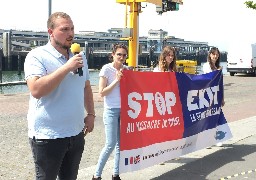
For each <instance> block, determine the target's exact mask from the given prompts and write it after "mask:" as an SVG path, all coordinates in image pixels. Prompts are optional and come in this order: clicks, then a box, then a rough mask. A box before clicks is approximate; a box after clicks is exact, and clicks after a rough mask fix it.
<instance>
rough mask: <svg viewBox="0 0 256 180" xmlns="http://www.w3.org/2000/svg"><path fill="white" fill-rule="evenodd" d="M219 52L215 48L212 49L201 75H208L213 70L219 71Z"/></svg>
mask: <svg viewBox="0 0 256 180" xmlns="http://www.w3.org/2000/svg"><path fill="white" fill-rule="evenodd" d="M221 69H222V67H221V66H220V51H219V49H218V48H216V47H212V48H211V49H210V51H209V53H208V56H207V62H206V63H204V65H203V73H204V74H205V73H209V72H212V71H214V70H221Z"/></svg>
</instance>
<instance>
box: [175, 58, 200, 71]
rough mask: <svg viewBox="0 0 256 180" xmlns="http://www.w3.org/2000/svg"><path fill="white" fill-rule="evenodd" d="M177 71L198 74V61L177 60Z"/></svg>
mask: <svg viewBox="0 0 256 180" xmlns="http://www.w3.org/2000/svg"><path fill="white" fill-rule="evenodd" d="M176 65H177V70H178V71H179V72H185V73H189V74H197V61H196V60H176Z"/></svg>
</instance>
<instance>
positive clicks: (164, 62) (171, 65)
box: [153, 46, 177, 72]
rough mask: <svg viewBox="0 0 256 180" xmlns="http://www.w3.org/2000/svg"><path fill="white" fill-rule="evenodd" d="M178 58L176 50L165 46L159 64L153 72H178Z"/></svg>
mask: <svg viewBox="0 0 256 180" xmlns="http://www.w3.org/2000/svg"><path fill="white" fill-rule="evenodd" d="M176 60H177V56H176V53H175V49H174V48H173V47H171V46H165V47H164V48H163V50H162V52H161V54H160V56H159V59H158V64H157V66H156V67H155V68H154V69H153V72H176V71H177V69H176Z"/></svg>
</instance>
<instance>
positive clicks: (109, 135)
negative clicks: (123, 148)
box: [95, 108, 120, 177]
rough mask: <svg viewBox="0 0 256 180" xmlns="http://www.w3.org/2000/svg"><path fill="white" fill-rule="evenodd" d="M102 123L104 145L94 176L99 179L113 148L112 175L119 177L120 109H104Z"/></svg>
mask: <svg viewBox="0 0 256 180" xmlns="http://www.w3.org/2000/svg"><path fill="white" fill-rule="evenodd" d="M103 122H104V125H105V135H106V143H105V146H104V148H103V149H102V151H101V154H100V156H99V160H98V164H97V168H96V173H95V175H96V176H98V177H101V174H102V171H103V168H104V166H105V164H106V162H107V160H108V158H109V156H110V154H111V153H112V152H113V150H114V148H115V162H114V172H113V175H119V159H120V108H108V109H106V108H105V109H104V113H103Z"/></svg>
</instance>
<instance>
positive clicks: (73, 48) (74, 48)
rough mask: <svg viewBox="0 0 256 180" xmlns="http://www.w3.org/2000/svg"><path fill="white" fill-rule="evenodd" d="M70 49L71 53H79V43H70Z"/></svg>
mask: <svg viewBox="0 0 256 180" xmlns="http://www.w3.org/2000/svg"><path fill="white" fill-rule="evenodd" d="M70 49H71V52H72V53H73V54H79V53H80V52H81V48H80V44H77V43H74V44H72V45H71V48H70Z"/></svg>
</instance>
